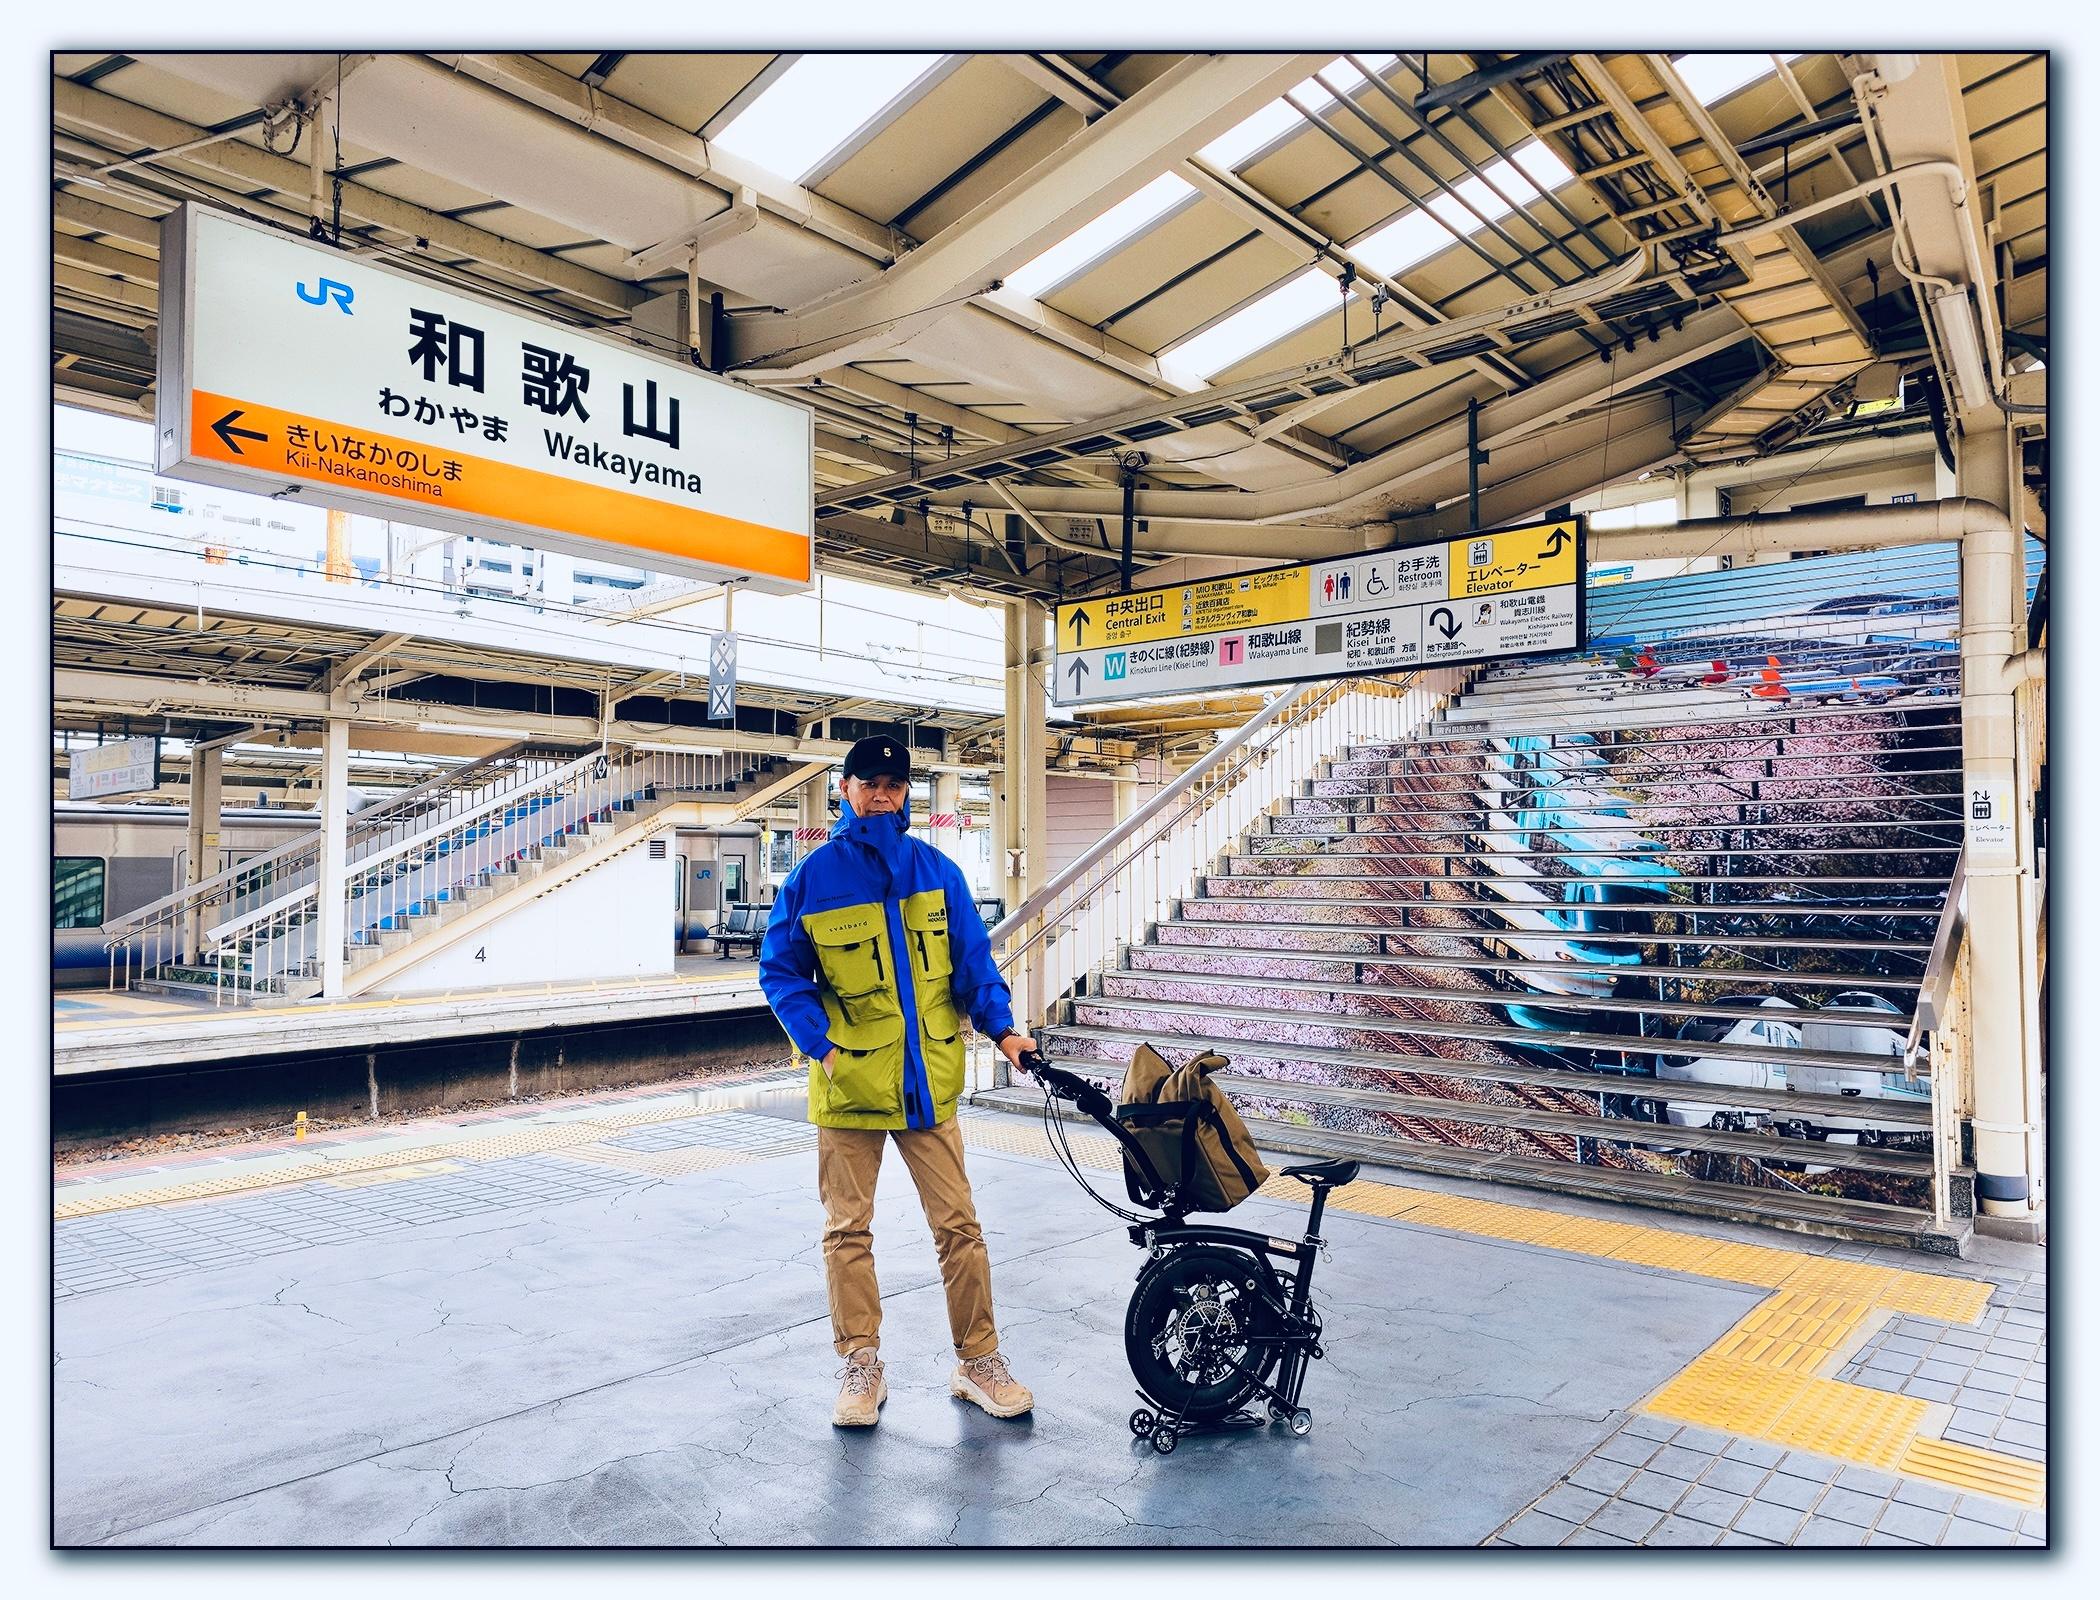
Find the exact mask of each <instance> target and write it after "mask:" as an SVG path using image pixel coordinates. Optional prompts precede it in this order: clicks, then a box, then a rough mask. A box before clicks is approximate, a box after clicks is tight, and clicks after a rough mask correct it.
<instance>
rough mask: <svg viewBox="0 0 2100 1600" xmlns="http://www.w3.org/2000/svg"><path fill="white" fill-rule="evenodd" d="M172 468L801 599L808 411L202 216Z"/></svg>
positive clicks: (168, 327) (182, 266) (175, 361)
mask: <svg viewBox="0 0 2100 1600" xmlns="http://www.w3.org/2000/svg"><path fill="white" fill-rule="evenodd" d="M160 310H161V329H160V380H159V385H158V390H157V393H158V405H159V414H158V418H157V429H156V431H157V450H156V455H157V462H156V466H157V469H158V470H159V471H161V472H163V473H166V474H168V475H170V476H172V477H178V478H191V479H195V480H197V481H199V482H203V483H214V484H219V485H222V486H224V487H227V488H233V489H247V490H251V491H255V492H259V493H264V494H282V493H287V492H291V493H297V494H298V495H299V496H300V498H301V499H302V500H305V501H309V502H319V503H321V504H324V505H334V506H340V507H342V508H344V509H346V510H354V511H360V512H363V513H365V514H366V515H370V516H383V517H394V518H400V519H402V520H404V521H412V522H416V523H422V524H427V525H428V526H430V527H433V528H439V529H442V530H445V531H449V532H458V533H469V534H479V535H481V536H483V537H494V538H499V539H504V540H508V541H510V542H513V543H518V544H525V545H533V546H538V547H542V548H546V549H553V550H567V551H570V552H572V553H574V554H577V555H585V556H595V557H598V558H599V559H601V560H604V559H611V560H617V561H624V562H631V563H634V564H636V565H640V566H645V567H651V568H655V569H657V570H660V571H675V572H681V573H686V574H691V575H694V576H700V577H709V578H718V579H720V578H742V579H746V580H747V581H749V583H750V584H751V586H752V587H754V588H758V589H767V590H772V591H774V592H776V593H784V592H788V591H791V590H796V589H801V588H804V587H806V586H807V585H808V583H809V581H810V576H811V572H812V565H811V563H812V552H813V548H814V541H813V537H812V519H811V492H812V488H813V476H814V462H813V457H812V454H811V450H812V445H813V438H814V434H813V423H812V418H811V414H810V412H809V411H808V410H807V409H805V408H804V407H802V406H799V405H796V404H794V403H792V402H790V401H785V400H780V399H776V398H774V397H773V396H771V395H765V394H760V393H757V392H756V391H754V390H751V389H747V388H744V387H742V386H740V385H737V384H733V383H730V382H728V381H727V380H725V379H722V378H718V377H715V376H713V375H711V374H709V373H705V372H701V371H698V370H697V369H695V368H693V367H691V366H687V365H683V364H681V363H679V362H676V361H671V360H665V359H662V358H659V357H657V356H654V355H651V354H648V353H646V352H644V351H641V350H638V349H636V348H635V347H634V346H632V345H630V344H627V343H625V342H623V341H619V340H614V339H609V338H605V337H601V336H600V335H598V334H594V333H587V332H583V331H581V330H578V329H575V328H570V327H566V326H563V325H561V324H559V323H554V322H550V321H546V320H544V319H541V318H536V317H533V316H530V315H526V314H524V313H521V312H516V311H512V310H510V309H508V308H507V307H504V306H501V305H498V304H496V303H494V302H493V301H489V300H483V299H481V298H479V297H477V296H471V295H466V294H461V293H458V292H456V291H453V290H450V289H445V288H440V287H438V286H437V285H435V284H433V283H432V282H430V281H429V280H427V279H424V278H420V277H415V276H412V275H410V274H408V273H405V272H401V271H398V270H396V269H394V268H391V267H383V266H379V265H376V264H375V263H373V262H372V261H369V260H367V259H365V258H363V257H359V256H354V255H348V254H345V253H343V252H342V251H339V250H332V249H329V248H328V247H327V246H325V245H320V244H316V243H314V242H312V241H310V240H304V239H299V238H296V237H294V236H292V235H289V234H286V233H281V232H279V231H277V230H275V229H272V228H267V227H262V226H259V225H257V224H255V223H251V222H246V221H243V220H240V219H237V218H233V217H228V216H224V215H222V214H220V213H218V212H214V211H209V210H206V209H204V208H202V207H199V206H195V205H186V206H183V207H182V208H180V209H179V210H177V211H175V212H174V213H172V214H171V215H170V216H169V217H168V218H167V219H166V220H165V221H164V222H163V223H162V225H161V281H160Z"/></svg>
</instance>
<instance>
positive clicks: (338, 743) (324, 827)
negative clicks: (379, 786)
mask: <svg viewBox="0 0 2100 1600" xmlns="http://www.w3.org/2000/svg"><path fill="white" fill-rule="evenodd" d="M349 828H350V722H349V719H348V718H346V717H330V718H329V719H328V724H327V729H326V731H325V732H324V733H323V734H322V737H321V871H320V877H319V880H318V881H317V883H316V884H315V892H316V893H317V894H318V895H319V896H320V913H321V915H320V918H319V920H318V921H317V922H316V924H315V930H314V936H315V938H317V939H318V940H319V941H320V950H319V952H318V953H319V955H320V958H321V996H322V998H323V999H327V1000H332V999H335V998H336V997H338V996H339V995H341V994H342V992H343V889H344V879H345V878H346V877H347V876H348V872H349V850H348V842H349Z"/></svg>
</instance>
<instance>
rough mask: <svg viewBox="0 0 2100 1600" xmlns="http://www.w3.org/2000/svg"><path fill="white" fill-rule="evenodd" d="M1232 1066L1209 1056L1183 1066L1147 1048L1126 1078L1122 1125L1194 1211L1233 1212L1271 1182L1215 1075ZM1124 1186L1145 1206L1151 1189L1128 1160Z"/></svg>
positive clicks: (1120, 1109)
mask: <svg viewBox="0 0 2100 1600" xmlns="http://www.w3.org/2000/svg"><path fill="white" fill-rule="evenodd" d="M1231 1065H1232V1063H1231V1062H1230V1061H1229V1060H1227V1059H1226V1058H1225V1057H1224V1056H1221V1055H1219V1054H1218V1053H1217V1052H1216V1051H1212V1050H1206V1051H1205V1052H1204V1053H1203V1054H1202V1055H1200V1056H1197V1057H1195V1058H1194V1059H1193V1060H1190V1061H1188V1062H1186V1063H1185V1064H1183V1065H1182V1066H1179V1067H1173V1066H1169V1065H1168V1064H1167V1061H1166V1058H1165V1057H1164V1056H1162V1055H1161V1054H1160V1053H1159V1052H1158V1051H1157V1050H1155V1049H1153V1048H1152V1046H1150V1045H1149V1044H1141V1045H1139V1046H1138V1047H1137V1051H1136V1053H1135V1054H1134V1055H1132V1056H1131V1058H1130V1070H1129V1071H1127V1072H1126V1073H1124V1075H1123V1095H1122V1103H1121V1104H1120V1105H1118V1106H1117V1107H1116V1120H1117V1121H1118V1122H1120V1123H1122V1124H1123V1126H1124V1128H1125V1129H1126V1130H1127V1131H1128V1132H1129V1134H1130V1135H1131V1137H1132V1138H1133V1139H1135V1140H1136V1141H1137V1142H1138V1145H1139V1146H1140V1148H1142V1149H1143V1150H1144V1152H1145V1155H1146V1157H1147V1158H1148V1159H1149V1160H1150V1161H1151V1163H1152V1166H1153V1170H1154V1171H1156V1172H1157V1173H1158V1174H1159V1177H1160V1180H1161V1182H1163V1183H1164V1184H1165V1185H1166V1187H1167V1190H1168V1193H1169V1194H1171V1193H1172V1192H1173V1191H1174V1190H1176V1189H1179V1190H1181V1193H1182V1200H1183V1201H1184V1203H1185V1204H1186V1206H1187V1209H1189V1210H1190V1211H1230V1210H1231V1209H1232V1208H1233V1207H1234V1206H1236V1205H1238V1204H1239V1203H1240V1202H1241V1201H1242V1200H1244V1199H1246V1198H1247V1196H1248V1195H1250V1194H1252V1193H1253V1192H1254V1191H1255V1190H1256V1189H1259V1188H1260V1187H1261V1186H1262V1184H1264V1183H1265V1182H1267V1181H1268V1177H1269V1169H1268V1168H1267V1167H1265V1166H1263V1165H1262V1160H1261V1157H1260V1155H1258V1154H1257V1153H1256V1152H1255V1149H1254V1140H1253V1137H1252V1136H1251V1135H1250V1134H1249V1133H1248V1132H1247V1125H1246V1123H1244V1122H1242V1121H1241V1120H1240V1114H1239V1113H1238V1112H1237V1111H1235V1110H1233V1108H1232V1102H1231V1101H1230V1100H1228V1099H1226V1098H1225V1091H1224V1090H1223V1089H1220V1088H1219V1087H1218V1086H1217V1084H1215V1083H1213V1082H1212V1081H1211V1074H1212V1073H1214V1072H1217V1071H1220V1070H1221V1069H1223V1068H1225V1067H1229V1066H1231ZM1123 1183H1124V1186H1125V1187H1126V1188H1127V1189H1128V1190H1129V1192H1130V1198H1131V1199H1132V1200H1134V1201H1136V1202H1138V1203H1139V1204H1140V1205H1142V1204H1144V1203H1145V1200H1146V1196H1145V1193H1144V1184H1143V1181H1142V1179H1141V1178H1140V1176H1139V1174H1138V1171H1137V1168H1136V1165H1135V1163H1133V1162H1132V1161H1131V1159H1130V1157H1129V1156H1128V1155H1125V1156H1124V1158H1123Z"/></svg>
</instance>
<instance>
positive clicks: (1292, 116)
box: [1197, 55, 1399, 172]
mask: <svg viewBox="0 0 2100 1600" xmlns="http://www.w3.org/2000/svg"><path fill="white" fill-rule="evenodd" d="M1397 60H1399V57H1398V56H1394V55H1376V56H1365V57H1364V61H1365V63H1366V64H1367V65H1368V66H1369V67H1370V69H1371V70H1372V71H1373V72H1376V73H1380V74H1383V73H1384V71H1385V69H1386V68H1387V67H1389V66H1391V65H1392V64H1393V63H1394V62H1395V61H1397ZM1321 77H1324V78H1326V79H1327V81H1328V82H1329V83H1332V84H1333V85H1334V86H1335V88H1337V89H1339V90H1341V91H1343V92H1344V93H1346V92H1347V91H1349V90H1351V89H1354V88H1355V87H1356V86H1357V85H1358V84H1360V83H1362V82H1364V81H1365V80H1364V75H1363V74H1362V73H1361V72H1358V71H1357V70H1356V68H1355V67H1353V66H1351V65H1350V64H1349V62H1348V61H1347V60H1345V59H1344V58H1343V57H1341V56H1336V57H1335V58H1334V59H1333V60H1332V61H1330V62H1328V63H1327V65H1326V66H1324V67H1322V68H1321V69H1320V72H1319V75H1318V76H1315V77H1311V78H1307V79H1306V80H1305V81H1304V82H1303V83H1301V84H1299V85H1298V87H1297V88H1295V89H1293V90H1292V91H1291V93H1292V94H1293V95H1295V96H1296V97H1297V98H1298V100H1299V102H1300V103H1301V104H1303V105H1307V106H1310V107H1311V108H1312V109H1313V110H1315V111H1324V110H1325V109H1326V108H1327V107H1328V106H1330V105H1333V104H1335V103H1336V102H1335V97H1334V96H1333V95H1332V94H1330V93H1329V92H1328V90H1327V85H1326V84H1323V83H1321V82H1320V78H1321ZM1304 122H1305V119H1304V118H1303V117H1301V116H1300V115H1299V114H1298V112H1297V110H1296V108H1295V107H1293V106H1292V105H1291V104H1290V102H1289V101H1287V100H1271V101H1270V102H1269V103H1268V104H1267V105H1265V106H1263V107H1262V108H1261V109H1260V110H1259V111H1257V112H1255V113H1254V115H1253V116H1251V117H1249V118H1247V120H1246V121H1244V122H1242V123H1239V124H1238V125H1237V126H1235V127H1232V128H1228V129H1227V130H1226V131H1225V132H1223V133H1221V134H1219V135H1218V137H1217V138H1215V139H1213V140H1211V142H1210V143H1209V144H1207V145H1205V146H1204V147H1203V148H1202V149H1201V150H1200V151H1198V152H1197V154H1199V155H1200V156H1202V157H1203V159H1204V160H1205V161H1208V162H1209V163H1210V164H1211V165H1212V166H1214V167H1222V168H1224V169H1225V170H1226V171H1228V172H1231V171H1235V170H1237V169H1238V168H1239V167H1240V166H1242V165H1243V164H1244V163H1246V162H1247V161H1248V160H1250V159H1251V158H1252V157H1253V156H1254V155H1255V154H1256V153H1257V152H1258V151H1262V150H1266V149H1267V148H1268V147H1269V146H1270V145H1272V144H1274V143H1275V142H1276V141H1277V140H1278V139H1281V138H1283V137H1284V136H1285V135H1286V134H1288V133H1290V132H1292V131H1293V130H1294V129H1296V128H1298V127H1301V126H1303V125H1304Z"/></svg>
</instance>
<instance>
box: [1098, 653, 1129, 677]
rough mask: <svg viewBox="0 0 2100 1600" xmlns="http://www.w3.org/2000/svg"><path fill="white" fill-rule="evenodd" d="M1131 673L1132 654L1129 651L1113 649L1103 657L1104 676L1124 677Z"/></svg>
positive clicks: (1102, 669) (1102, 674)
mask: <svg viewBox="0 0 2100 1600" xmlns="http://www.w3.org/2000/svg"><path fill="white" fill-rule="evenodd" d="M1129 674H1130V656H1129V653H1128V652H1127V651H1123V650H1111V651H1109V653H1108V654H1107V655H1105V656H1103V657H1102V658H1101V676H1102V677H1103V678H1123V677H1128V676H1129Z"/></svg>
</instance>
